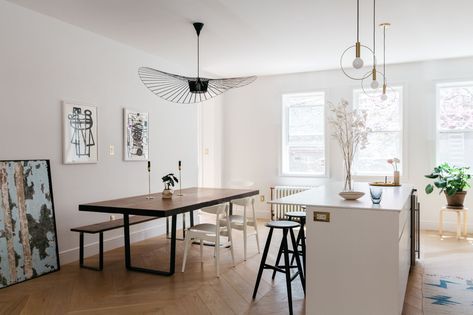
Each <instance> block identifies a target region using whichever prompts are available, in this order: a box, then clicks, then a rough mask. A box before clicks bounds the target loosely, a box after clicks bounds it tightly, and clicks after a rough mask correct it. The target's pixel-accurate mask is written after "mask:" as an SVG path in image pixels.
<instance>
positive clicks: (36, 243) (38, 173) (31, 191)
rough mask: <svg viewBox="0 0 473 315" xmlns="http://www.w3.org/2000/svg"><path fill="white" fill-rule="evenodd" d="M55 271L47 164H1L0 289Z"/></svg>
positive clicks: (57, 261) (55, 246)
mask: <svg viewBox="0 0 473 315" xmlns="http://www.w3.org/2000/svg"><path fill="white" fill-rule="evenodd" d="M56 270H59V254H58V245H57V232H56V220H55V215H54V202H53V191H52V186H51V172H50V166H49V160H24V161H17V160H15V161H0V288H3V287H7V286H10V285H12V284H16V283H19V282H22V281H26V280H29V279H32V278H36V277H39V276H41V275H44V274H47V273H50V272H53V271H56Z"/></svg>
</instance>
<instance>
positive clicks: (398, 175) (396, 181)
mask: <svg viewBox="0 0 473 315" xmlns="http://www.w3.org/2000/svg"><path fill="white" fill-rule="evenodd" d="M387 162H388V164H391V165H392V167H393V184H394V185H395V186H399V185H400V183H401V172H400V171H399V163H401V160H399V159H398V158H392V159H389V160H388V161H387Z"/></svg>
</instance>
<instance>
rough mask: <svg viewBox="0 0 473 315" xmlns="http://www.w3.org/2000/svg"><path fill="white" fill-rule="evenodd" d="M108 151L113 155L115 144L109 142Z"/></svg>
mask: <svg viewBox="0 0 473 315" xmlns="http://www.w3.org/2000/svg"><path fill="white" fill-rule="evenodd" d="M108 153H109V154H110V156H114V155H115V146H114V145H113V144H111V145H110V146H109V147H108Z"/></svg>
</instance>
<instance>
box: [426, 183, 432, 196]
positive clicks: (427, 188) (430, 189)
mask: <svg viewBox="0 0 473 315" xmlns="http://www.w3.org/2000/svg"><path fill="white" fill-rule="evenodd" d="M433 191H434V186H432V184H428V185H427V186H425V192H426V194H431V193H432V192H433Z"/></svg>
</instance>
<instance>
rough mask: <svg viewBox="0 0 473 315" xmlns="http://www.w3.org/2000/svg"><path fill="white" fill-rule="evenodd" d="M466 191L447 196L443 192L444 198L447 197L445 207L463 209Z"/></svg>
mask: <svg viewBox="0 0 473 315" xmlns="http://www.w3.org/2000/svg"><path fill="white" fill-rule="evenodd" d="M465 196H466V191H459V192H457V193H456V194H454V195H452V196H449V195H448V194H447V192H445V197H447V206H449V207H463V202H464V201H465Z"/></svg>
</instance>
